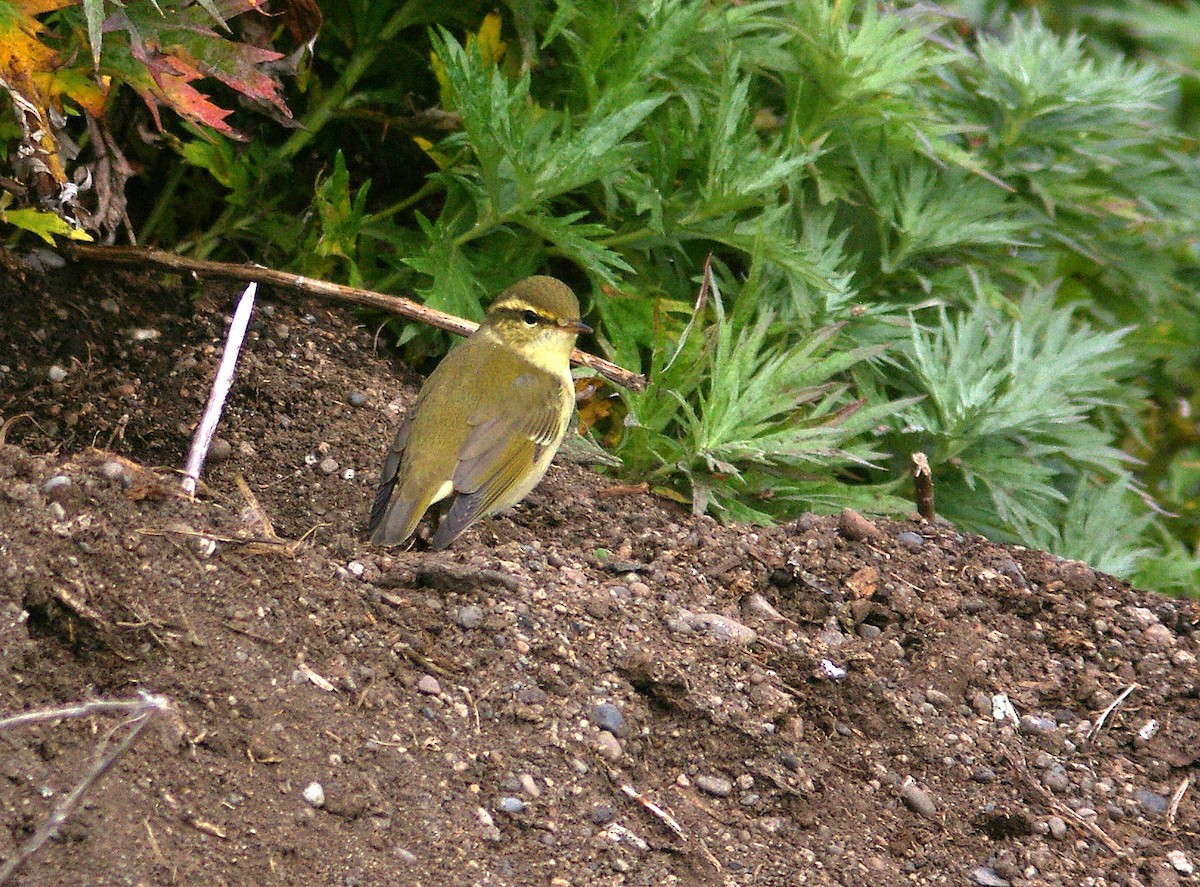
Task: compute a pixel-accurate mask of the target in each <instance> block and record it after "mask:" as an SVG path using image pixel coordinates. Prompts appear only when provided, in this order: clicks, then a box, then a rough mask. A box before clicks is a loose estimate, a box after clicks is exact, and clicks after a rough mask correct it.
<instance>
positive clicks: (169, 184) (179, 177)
mask: <svg viewBox="0 0 1200 887" xmlns="http://www.w3.org/2000/svg"><path fill="white" fill-rule="evenodd" d="M185 172H187V167H186V166H185V165H184V164H183V163H177V164H175V166H173V167H172V168H171V172H170V173H169V174H168V175H167V181H166V182H165V183H164V184H163V187H162V190H161V191H159V192H158V200H156V201H155V203H154V208H153V209H152V210H150V215H149V216H147V217H146V222H145V224H143V225H142V231H141V234H140V235H139V236H138V242H139V243H142V244H146V243H149V242H150V240H151V238H153V237H154V232H155V231H157V230H158V226H159V225H160V224H162V220H163V217H164V216H165V215H166V213H167V207H169V206H172V205H173V204H174V202H175V192H176V191H178V190H179V184H180V182H182V181H183V174H184V173H185Z"/></svg>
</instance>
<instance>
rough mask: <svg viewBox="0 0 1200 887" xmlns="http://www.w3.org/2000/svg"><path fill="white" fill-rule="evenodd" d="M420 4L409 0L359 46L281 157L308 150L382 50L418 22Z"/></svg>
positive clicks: (285, 144) (284, 145) (285, 146)
mask: <svg viewBox="0 0 1200 887" xmlns="http://www.w3.org/2000/svg"><path fill="white" fill-rule="evenodd" d="M420 5H421V3H420V2H419V0H409V2H407V3H405V4H404V5H403V6H402V7H400V9H398V10H397V11H396V14H395V15H393V16H392V17H391V18H390V19H389V20H388V22H387V24H385V25H384V26H383V28H382V29H381V30H380V31H379V33H378V34H376V35H374V37H373V38H372V39H371V42H370V43H368V44H366V45H360V46H358V47H356V50H355V53H354V55H353V56H352V57H351V58H350V63H349V64H348V65H346V68H345V70H343V71H342V76H340V77H339V78H338V81H337V83H335V84H334V85H333V88H332V89H330V90H329V91H328V92H327V93H325V97H324V98H323V99H322V100H321V101H320V103H319V104H318V105H317V107H316V108H314V109H313V111H312V113H311V114H309V115H308V117H307V119H305V121H304V128H303V129H297V130H296V131H295V132H294V133H292V136H291V138H289V139H288V140H287V141H286V142H284V143H283V146H282V147H281V148H280V149H279V156H280V157H282V158H283V159H284V160H290V159H291V158H293V157H295V156H296V155H297V154H299V153H300V152H301V151H303V150H304V146H305V145H307V144H308V143H309V142H311V141H312V140H313V138H314V137H315V136H316V134H317V133H319V132H320V131H321V128H322V127H324V126H325V124H326V123H328V122H329V118H330V117H332V116H333V115H334V113H336V112H337V110H338V109H339V108H340V107H342V105H344V104H345V103H346V99H347V98H349V96H350V93H351V92H353V91H354V87H356V86H357V85H358V81H359V80H361V79H362V77H363V75H364V74H365V73H366V72H367V69H368V68H370V67H371V65H372V64H374V63H375V60H376V59H377V58H378V57H379V54H380V53H381V52H383V51H384V50H385V49H388V48H389V46H388V44H390V43H391V40H392V38H393V37H395V36H396V35H397V34H398V33H400V31H402V30H403V29H404V28H407V27H408V26H409V25H412V24H415V23H416V22H417V21H418V19H419V14H418V13H417V12H416V10H417V8H418V7H420Z"/></svg>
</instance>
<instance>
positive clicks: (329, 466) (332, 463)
mask: <svg viewBox="0 0 1200 887" xmlns="http://www.w3.org/2000/svg"><path fill="white" fill-rule="evenodd" d="M317 467H318V468H320V469H321V471H322V472H323V473H324V474H333V473H334V472H335V471H337V470H338V464H337V459H335V458H333V456H326V457H325V458H324V459H322V460H321V464H320V465H318V466H317Z"/></svg>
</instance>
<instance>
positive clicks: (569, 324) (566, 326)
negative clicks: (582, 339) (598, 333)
mask: <svg viewBox="0 0 1200 887" xmlns="http://www.w3.org/2000/svg"><path fill="white" fill-rule="evenodd" d="M558 328H559V329H562V330H567V331H568V332H572V333H575V334H576V335H580V336H581V335H583V334H584V333H590V332H594V331H593V330H592V328H591V327H590V326H588V325H587V324H586V323H584V322H583V321H582V320H560V321H559V322H558Z"/></svg>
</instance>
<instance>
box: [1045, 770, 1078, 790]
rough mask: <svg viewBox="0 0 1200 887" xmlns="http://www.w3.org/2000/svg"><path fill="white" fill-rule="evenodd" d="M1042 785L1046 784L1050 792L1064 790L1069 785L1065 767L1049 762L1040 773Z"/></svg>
mask: <svg viewBox="0 0 1200 887" xmlns="http://www.w3.org/2000/svg"><path fill="white" fill-rule="evenodd" d="M1042 785H1044V786H1046V788H1048V789H1050V791H1052V792H1061V791H1066V790H1067V789H1068V788H1070V787H1071V779H1070V777H1069V776H1067V768H1066V767H1064V766H1063V765H1062V764H1058V763H1054V764H1051V765H1050V766H1049V767H1047V768H1046V769H1045V771H1044V772H1043V773H1042Z"/></svg>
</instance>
